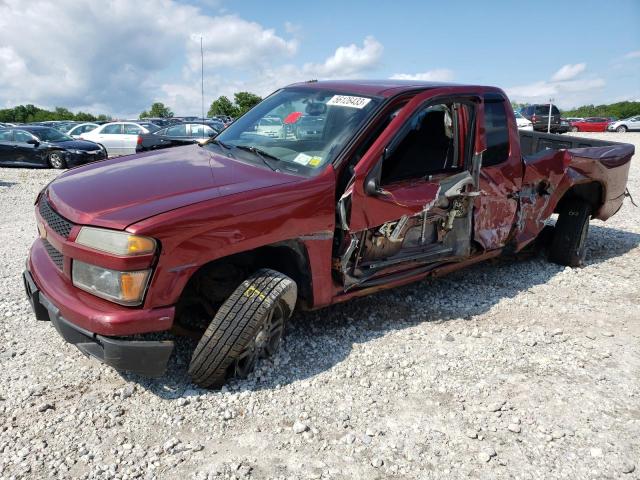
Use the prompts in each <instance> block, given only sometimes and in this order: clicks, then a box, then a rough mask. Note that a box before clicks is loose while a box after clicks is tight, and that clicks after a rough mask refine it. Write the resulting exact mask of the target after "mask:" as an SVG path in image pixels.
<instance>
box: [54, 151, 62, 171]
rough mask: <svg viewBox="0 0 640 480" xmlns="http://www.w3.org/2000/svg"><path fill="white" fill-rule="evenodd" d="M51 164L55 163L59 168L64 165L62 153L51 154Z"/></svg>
mask: <svg viewBox="0 0 640 480" xmlns="http://www.w3.org/2000/svg"><path fill="white" fill-rule="evenodd" d="M51 165H53V166H54V167H56V168H59V167H61V166H62V159H61V158H60V155H58V154H57V153H52V154H51Z"/></svg>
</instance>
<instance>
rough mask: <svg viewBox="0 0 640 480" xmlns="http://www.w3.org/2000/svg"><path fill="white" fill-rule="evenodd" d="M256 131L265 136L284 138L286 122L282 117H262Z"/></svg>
mask: <svg viewBox="0 0 640 480" xmlns="http://www.w3.org/2000/svg"><path fill="white" fill-rule="evenodd" d="M255 130H256V133H257V134H258V135H263V136H265V137H271V138H284V124H283V123H282V120H281V119H280V117H275V116H274V117H264V118H261V119H260V120H259V121H258V123H257V124H256V126H255Z"/></svg>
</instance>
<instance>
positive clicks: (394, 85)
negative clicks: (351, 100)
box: [288, 79, 498, 97]
mask: <svg viewBox="0 0 640 480" xmlns="http://www.w3.org/2000/svg"><path fill="white" fill-rule="evenodd" d="M461 86H463V85H460V84H456V83H447V82H426V81H419V80H394V79H386V80H322V81H318V80H309V81H306V82H299V83H293V84H291V85H288V87H296V88H305V87H307V88H318V87H320V88H326V89H327V90H334V91H338V92H340V91H344V92H349V93H351V94H357V95H365V96H373V97H392V96H394V95H397V94H399V93H403V92H411V91H421V90H428V89H434V88H445V87H461ZM474 88H476V87H474ZM482 88H493V87H482ZM496 90H498V89H496Z"/></svg>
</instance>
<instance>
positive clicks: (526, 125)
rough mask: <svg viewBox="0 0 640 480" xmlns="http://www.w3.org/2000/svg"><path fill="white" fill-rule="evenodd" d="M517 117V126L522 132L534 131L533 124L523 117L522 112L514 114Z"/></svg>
mask: <svg viewBox="0 0 640 480" xmlns="http://www.w3.org/2000/svg"><path fill="white" fill-rule="evenodd" d="M513 114H514V115H515V116H516V125H518V128H519V129H520V130H533V123H532V122H531V120H527V119H526V118H524V117H523V116H522V114H521V113H520V112H513Z"/></svg>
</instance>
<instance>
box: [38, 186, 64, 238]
mask: <svg viewBox="0 0 640 480" xmlns="http://www.w3.org/2000/svg"><path fill="white" fill-rule="evenodd" d="M38 208H39V210H40V215H42V218H43V219H44V221H45V222H47V225H49V227H50V228H51V229H52V230H53V231H54V232H56V233H57V234H58V235H60V236H61V237H64V238H69V233H71V229H72V228H73V223H71V222H69V221H68V220H66V219H65V218H63V217H61V216H60V215H59V214H58V213H57V212H55V211H54V210H53V209H52V208H51V205H49V202H48V201H47V199H46V197H45V196H44V195H42V196H41V197H40V202H39V203H38Z"/></svg>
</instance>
